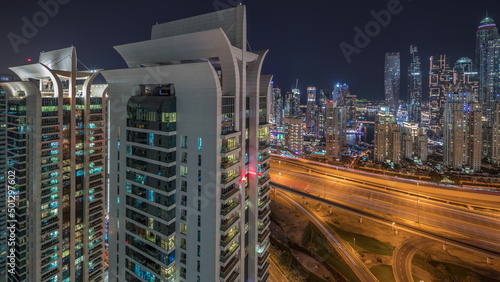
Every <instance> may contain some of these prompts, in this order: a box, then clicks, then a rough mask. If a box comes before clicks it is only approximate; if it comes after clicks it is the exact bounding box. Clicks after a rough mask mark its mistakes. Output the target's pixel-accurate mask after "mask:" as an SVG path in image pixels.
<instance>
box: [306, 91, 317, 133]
mask: <svg viewBox="0 0 500 282" xmlns="http://www.w3.org/2000/svg"><path fill="white" fill-rule="evenodd" d="M306 93H307V109H306V128H307V133H308V134H309V135H312V136H316V133H317V132H316V127H317V120H316V109H317V107H316V87H312V86H310V87H307V92H306Z"/></svg>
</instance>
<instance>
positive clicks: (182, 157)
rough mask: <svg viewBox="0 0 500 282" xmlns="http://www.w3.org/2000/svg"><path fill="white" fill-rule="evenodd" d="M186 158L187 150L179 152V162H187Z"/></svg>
mask: <svg viewBox="0 0 500 282" xmlns="http://www.w3.org/2000/svg"><path fill="white" fill-rule="evenodd" d="M187 159H188V153H187V152H181V162H183V163H187Z"/></svg>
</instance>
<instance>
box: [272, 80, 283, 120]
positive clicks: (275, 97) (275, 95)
mask: <svg viewBox="0 0 500 282" xmlns="http://www.w3.org/2000/svg"><path fill="white" fill-rule="evenodd" d="M271 105H272V106H271V108H270V113H269V122H270V123H271V124H272V125H273V126H274V127H275V128H276V129H278V130H282V128H283V96H282V94H281V89H279V88H273V91H272V94H271Z"/></svg>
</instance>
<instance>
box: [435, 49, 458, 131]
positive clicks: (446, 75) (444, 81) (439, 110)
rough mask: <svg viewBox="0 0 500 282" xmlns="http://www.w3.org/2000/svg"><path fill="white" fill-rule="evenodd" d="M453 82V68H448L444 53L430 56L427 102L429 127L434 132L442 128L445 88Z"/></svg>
mask: <svg viewBox="0 0 500 282" xmlns="http://www.w3.org/2000/svg"><path fill="white" fill-rule="evenodd" d="M452 84H453V70H452V69H450V66H449V64H448V60H447V58H446V55H436V56H431V58H430V71H429V103H430V105H429V106H430V115H431V116H430V124H429V126H430V128H431V129H432V130H434V131H436V132H439V133H440V132H441V131H442V129H443V123H444V119H443V112H444V104H445V103H446V94H447V89H448V88H449V87H450V85H452Z"/></svg>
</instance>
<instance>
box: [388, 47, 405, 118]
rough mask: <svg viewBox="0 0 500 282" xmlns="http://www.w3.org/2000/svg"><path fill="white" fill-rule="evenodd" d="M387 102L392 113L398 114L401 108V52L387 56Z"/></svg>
mask: <svg viewBox="0 0 500 282" xmlns="http://www.w3.org/2000/svg"><path fill="white" fill-rule="evenodd" d="M384 71H385V78H384V86H385V101H386V102H387V105H388V106H389V107H391V112H393V113H396V112H397V110H398V107H399V90H400V83H401V62H400V59H399V52H391V53H386V54H385V67H384Z"/></svg>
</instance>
